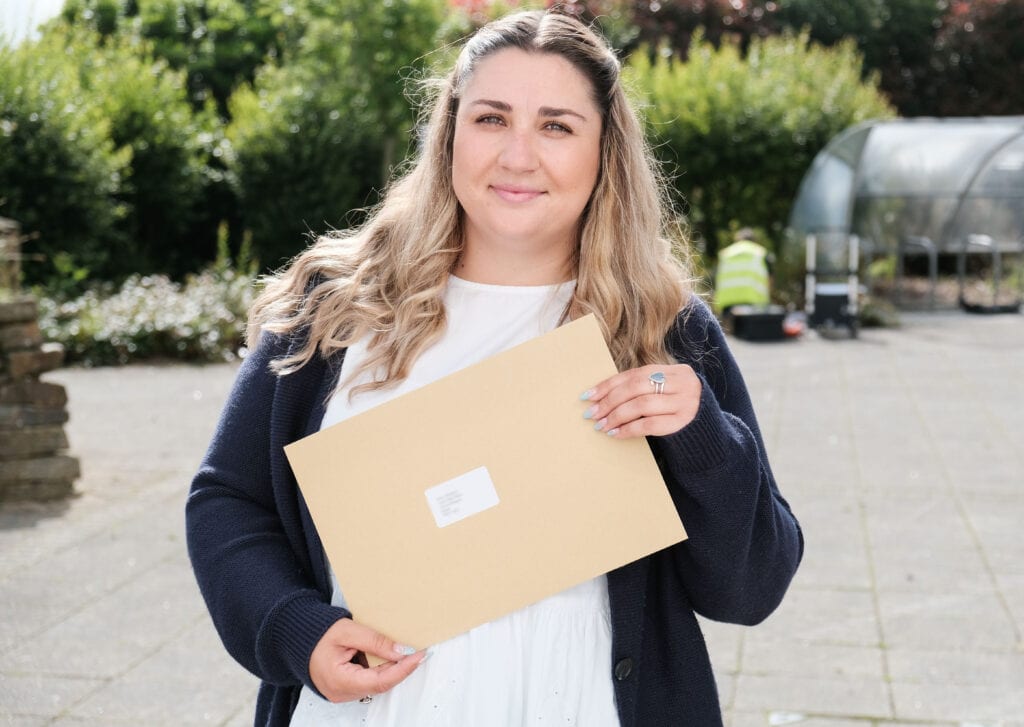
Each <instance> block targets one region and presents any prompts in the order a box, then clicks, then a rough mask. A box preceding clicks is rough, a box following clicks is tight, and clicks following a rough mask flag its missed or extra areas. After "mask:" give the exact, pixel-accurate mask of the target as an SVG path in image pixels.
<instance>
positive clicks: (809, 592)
mask: <svg viewBox="0 0 1024 727" xmlns="http://www.w3.org/2000/svg"><path fill="white" fill-rule="evenodd" d="M732 345H733V348H734V351H735V353H736V355H737V357H738V358H739V360H740V363H741V366H742V367H743V370H744V373H745V375H746V378H747V381H748V385H749V387H750V389H751V392H752V395H753V397H754V399H755V403H756V405H757V411H758V415H759V418H760V420H761V424H762V427H763V429H764V430H765V436H766V439H767V444H768V448H769V456H770V458H771V461H772V464H773V467H774V469H775V471H776V475H777V478H778V480H779V482H780V484H781V486H782V489H783V493H784V494H785V495H786V496H787V497H788V499H789V500H790V502H791V503H792V505H793V507H794V509H795V511H796V513H797V515H798V516H799V517H800V519H801V522H802V524H803V526H804V530H805V534H806V538H807V552H806V556H805V559H804V563H803V565H802V567H801V570H800V572H799V574H798V576H797V578H796V581H795V583H794V585H793V588H792V590H791V591H790V593H789V595H788V596H787V600H786V602H785V603H784V604H783V606H782V607H781V608H780V609H779V611H777V612H776V613H775V614H774V615H773V616H772V617H771V618H770V619H768V621H766V622H765V623H764V624H762V625H760V626H757V627H754V628H751V629H747V628H741V627H735V626H728V625H722V624H710V623H708V624H706V632H707V636H708V640H709V644H710V647H711V651H712V657H713V660H714V662H715V665H716V671H717V675H718V680H719V686H720V691H721V694H722V701H723V705H724V707H725V709H726V723H727V725H731V727H766V726H768V725H799V726H800V727H895V726H896V725H918V726H919V727H920V726H935V727H1024V638H1022V634H1024V535H1022V531H1021V523H1022V522H1024V454H1022V447H1021V445H1022V442H1024V318H1022V317H1021V316H1000V317H969V316H966V315H963V314H959V313H937V314H931V315H925V314H917V315H906V316H904V327H903V328H902V329H899V330H885V331H872V330H868V331H864V332H862V336H861V338H860V339H859V340H855V341H846V340H843V341H825V340H820V339H818V338H816V337H813V336H812V337H808V338H806V339H805V340H802V341H799V342H787V343H780V344H752V343H746V342H742V341H733V342H732ZM233 374H234V367H233V366H230V365H218V366H206V367H191V366H132V367H129V368H124V369H96V370H88V369H65V370H61V371H58V372H54V373H53V374H51V375H49V377H48V378H49V379H50V380H53V381H57V382H59V383H62V384H64V385H65V386H66V387H67V389H68V396H69V404H68V407H69V410H70V414H71V421H70V423H69V425H68V434H69V438H70V440H71V446H72V450H73V453H74V454H75V455H76V456H78V457H80V458H81V462H82V471H83V477H82V479H81V480H80V481H79V482H78V484H77V488H76V489H77V491H78V493H79V494H78V496H77V497H75V498H74V499H72V500H70V501H67V502H63V503H54V504H45V505H29V504H10V503H8V504H5V505H0V725H18V726H22V727H28V726H30V725H31V726H34V725H113V726H115V727H116V726H118V725H200V724H202V725H206V724H210V725H230V726H231V727H236V726H240V725H247V724H251V716H252V704H253V696H254V693H255V687H256V682H255V679H254V678H253V677H251V676H249V675H248V674H247V673H246V672H244V671H243V670H242V669H241V667H238V666H236V665H235V664H234V663H233V662H232V661H231V660H230V659H229V657H227V656H226V654H225V653H224V652H223V649H222V647H221V646H220V644H219V641H218V640H217V638H216V636H215V634H214V632H213V630H212V627H211V626H210V624H209V621H208V616H207V615H206V612H205V609H204V607H203V604H202V602H201V599H200V598H199V595H198V592H197V590H196V587H195V584H194V581H193V579H192V575H191V572H190V570H189V565H188V559H187V556H186V554H185V548H184V536H183V532H182V531H183V515H182V509H183V504H184V498H185V493H186V489H187V486H188V481H189V479H190V477H191V475H192V472H193V470H194V469H195V467H196V465H197V464H198V462H199V459H200V457H201V456H202V453H203V450H204V448H205V446H206V442H207V440H208V438H209V436H210V433H211V431H212V428H213V425H214V423H215V419H216V416H217V413H218V411H219V409H220V406H221V404H222V402H223V400H224V397H225V396H226V394H227V391H228V388H229V387H230V384H231V380H232V377H233ZM695 727H700V726H695Z"/></svg>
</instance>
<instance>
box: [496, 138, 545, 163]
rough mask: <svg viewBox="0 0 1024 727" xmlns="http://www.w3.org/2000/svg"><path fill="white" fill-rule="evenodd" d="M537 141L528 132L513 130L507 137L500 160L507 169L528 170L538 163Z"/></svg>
mask: <svg viewBox="0 0 1024 727" xmlns="http://www.w3.org/2000/svg"><path fill="white" fill-rule="evenodd" d="M538 159H539V157H538V155H537V149H536V145H535V141H534V139H533V138H532V136H531V135H530V134H529V133H528V132H523V131H512V132H511V133H509V134H508V135H507V136H506V137H505V145H504V147H503V148H502V150H501V154H500V156H499V158H498V162H499V163H500V164H501V165H502V166H503V167H505V168H506V169H509V170H512V171H516V172H528V171H530V170H532V169H534V168H536V166H537V163H538Z"/></svg>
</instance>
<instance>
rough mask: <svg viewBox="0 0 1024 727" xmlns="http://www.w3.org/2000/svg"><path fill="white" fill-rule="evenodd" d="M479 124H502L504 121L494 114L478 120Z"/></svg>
mask: <svg viewBox="0 0 1024 727" xmlns="http://www.w3.org/2000/svg"><path fill="white" fill-rule="evenodd" d="M476 122H477V123H478V124H502V123H504V120H503V119H502V118H501V117H500V116H496V115H494V114H486V115H485V116H481V117H480V118H478V119H477V120H476Z"/></svg>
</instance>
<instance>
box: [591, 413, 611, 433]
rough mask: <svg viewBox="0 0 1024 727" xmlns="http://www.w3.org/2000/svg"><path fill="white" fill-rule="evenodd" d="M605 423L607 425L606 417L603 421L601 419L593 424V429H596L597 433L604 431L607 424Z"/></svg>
mask: <svg viewBox="0 0 1024 727" xmlns="http://www.w3.org/2000/svg"><path fill="white" fill-rule="evenodd" d="M607 423H608V417H605V418H604V419H602V420H601V421H599V422H594V429H596V430H597V431H599V432H600V431H601V430H602V429H604V425H605V424H607Z"/></svg>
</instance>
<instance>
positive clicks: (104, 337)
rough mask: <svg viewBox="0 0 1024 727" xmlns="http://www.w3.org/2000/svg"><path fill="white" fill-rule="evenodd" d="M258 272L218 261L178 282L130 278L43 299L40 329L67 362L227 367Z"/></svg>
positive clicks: (249, 265) (237, 344)
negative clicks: (66, 297) (62, 297)
mask: <svg viewBox="0 0 1024 727" xmlns="http://www.w3.org/2000/svg"><path fill="white" fill-rule="evenodd" d="M222 249H223V248H222ZM245 256H246V252H245V251H243V252H242V253H241V255H240V257H241V258H244V257H245ZM256 267H257V266H256V264H255V263H254V262H243V263H242V264H240V265H232V264H231V263H230V261H229V260H227V259H226V258H225V257H223V256H222V257H221V258H220V259H218V261H217V262H215V263H214V264H213V265H211V266H209V267H207V268H206V269H205V270H203V271H202V272H200V273H198V274H195V275H189V276H187V277H186V278H185V281H184V282H183V283H177V282H174V281H172V280H170V279H169V278H168V277H167V276H165V275H149V276H142V275H132V276H130V277H129V278H128V279H127V280H125V281H124V283H123V284H122V285H121V286H120V287H117V288H115V287H114V286H113V285H111V284H109V283H107V284H104V285H101V286H97V287H95V288H93V289H91V290H89V291H87V292H86V293H85V294H83V295H81V296H79V297H77V298H74V299H72V300H68V301H66V302H60V301H57V300H54V299H52V298H47V297H42V298H40V301H39V308H40V327H41V328H42V330H43V334H44V335H45V336H46V337H47V338H48V339H49V340H52V341H58V342H60V343H62V344H64V348H65V351H66V355H67V361H68V362H69V363H82V364H85V365H89V366H99V365H109V364H126V363H130V362H132V361H140V360H145V359H154V358H155V359H176V360H184V361H229V360H231V359H233V358H234V357H235V356H236V355H237V353H238V351H239V349H240V348H241V346H242V344H243V342H244V340H245V326H246V312H247V311H248V309H249V305H250V304H251V303H252V300H253V297H254V295H255V288H254V284H253V280H254V277H255V273H256Z"/></svg>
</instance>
